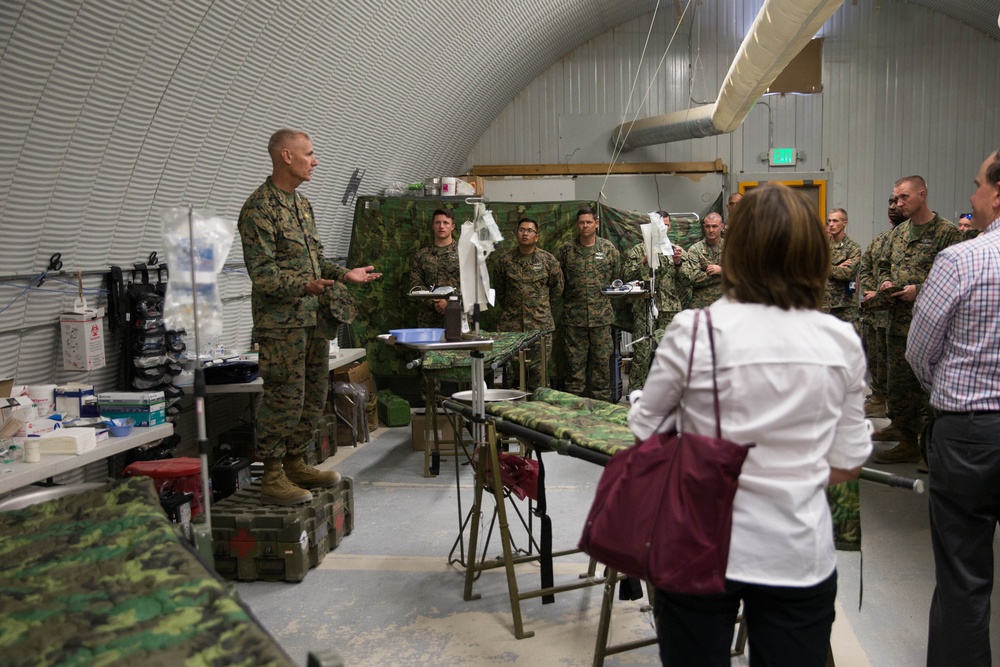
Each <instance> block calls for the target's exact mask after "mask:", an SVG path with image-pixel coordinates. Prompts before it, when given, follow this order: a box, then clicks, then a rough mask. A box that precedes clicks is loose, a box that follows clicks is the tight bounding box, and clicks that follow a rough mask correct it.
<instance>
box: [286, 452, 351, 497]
mask: <svg viewBox="0 0 1000 667" xmlns="http://www.w3.org/2000/svg"><path fill="white" fill-rule="evenodd" d="M282 463H283V464H284V468H285V474H286V475H288V479H289V480H290V481H291V482H293V483H295V484H298V485H299V486H301V487H305V488H307V489H314V488H317V487H327V486H336V485H337V484H339V483H340V473H339V472H337V471H336V470H317V469H316V468H313V467H312V466H307V465H306V462H305V461H304V460H303V459H302V455H301V454H299V455H297V456H296V455H294V454H286V455H285V458H284V459H282Z"/></svg>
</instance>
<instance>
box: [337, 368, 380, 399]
mask: <svg viewBox="0 0 1000 667" xmlns="http://www.w3.org/2000/svg"><path fill="white" fill-rule="evenodd" d="M371 376H372V370H371V367H370V366H369V365H368V362H367V361H355V362H353V363H350V364H347V365H346V366H341V367H340V368H337V369H335V370H334V371H333V379H334V380H337V381H339V382H354V383H357V384H365V383H366V381H367V380H368V379H370V378H371ZM374 389H375V386H374V381H373V383H372V387H371V390H372V393H374Z"/></svg>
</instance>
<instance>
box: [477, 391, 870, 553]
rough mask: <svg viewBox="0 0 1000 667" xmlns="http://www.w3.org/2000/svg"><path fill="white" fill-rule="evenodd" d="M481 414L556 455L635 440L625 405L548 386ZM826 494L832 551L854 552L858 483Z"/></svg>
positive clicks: (611, 450) (604, 450) (604, 449)
mask: <svg viewBox="0 0 1000 667" xmlns="http://www.w3.org/2000/svg"><path fill="white" fill-rule="evenodd" d="M486 412H487V414H489V415H490V416H492V417H494V418H499V419H503V420H506V421H510V422H513V423H515V424H518V425H520V426H523V427H525V428H528V429H531V430H533V431H537V432H539V433H542V434H545V435H548V436H551V437H553V438H556V439H557V440H558V442H555V443H549V444H550V445H551V446H553V448H554V449H557V450H558V451H559V452H560V453H567V451H568V445H569V444H570V443H572V444H574V445H577V446H579V447H582V448H584V449H588V450H591V451H594V452H599V453H601V454H605V455H607V456H609V457H610V456H613V455H614V454H615V453H617V452H620V451H622V450H624V449H627V448H628V447H631V446H632V445H633V444H634V443H635V437H634V436H633V435H632V432H631V431H630V430H629V428H628V421H627V419H628V408H627V407H625V406H623V405H614V404H611V403H607V402H605V401H598V400H594V399H589V398H581V397H579V396H576V395H574V394H567V393H564V392H561V391H556V390H554V389H545V388H539V389H536V390H535V393H534V394H533V396H532V400H531V401H529V402H526V403H524V402H521V403H518V402H506V401H499V402H491V403H487V404H486ZM826 497H827V502H828V503H829V506H830V514H831V517H832V519H833V534H834V543H835V545H836V547H837V549H840V550H842V551H859V550H860V549H861V494H860V490H859V486H858V481H857V480H852V481H850V482H844V483H843V484H837V485H836V486H831V487H829V488H828V489H827V491H826Z"/></svg>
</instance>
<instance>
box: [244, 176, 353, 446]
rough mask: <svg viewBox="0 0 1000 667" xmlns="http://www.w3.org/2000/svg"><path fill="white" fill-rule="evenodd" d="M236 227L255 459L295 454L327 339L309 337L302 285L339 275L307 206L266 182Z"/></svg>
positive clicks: (312, 423) (314, 415)
mask: <svg viewBox="0 0 1000 667" xmlns="http://www.w3.org/2000/svg"><path fill="white" fill-rule="evenodd" d="M238 226H239V230H240V239H241V240H242V242H243V258H244V261H245V262H246V266H247V271H248V272H249V274H250V280H251V282H252V283H253V291H252V295H251V304H252V309H253V322H254V333H255V336H256V339H257V342H258V343H259V344H260V359H259V363H260V374H261V377H262V378H263V380H264V398H263V401H262V403H261V407H260V411H259V412H258V413H257V455H258V456H259V457H260V458H262V459H263V458H280V457H282V456H284V455H285V454H291V455H298V454H301V453H302V451H303V450H304V449H305V446H306V444H308V443H309V442H310V441H311V440H312V439H313V430H314V429H315V428H316V421H317V419H318V417H319V416H320V415H321V414H322V413H323V407H324V405H325V404H326V393H327V388H328V386H329V381H328V377H327V376H328V370H327V362H328V358H329V341H328V340H327V339H326V338H325V337H323V336H322V335H321V334H320V333H319V332H318V331H317V327H316V324H317V318H316V311H317V308H318V303H319V299H318V298H317V297H315V296H310V295H308V294H306V291H305V287H306V283H309V282H312V281H313V280H316V279H317V278H327V279H330V280H339V279H342V278H343V277H344V275H345V274H346V273H347V269H346V268H344V267H342V266H339V265H337V264H334V263H333V262H331V261H330V260H328V259H327V258H326V257H324V256H323V244H322V243H321V242H320V240H319V235H318V233H317V231H316V221H315V220H314V219H313V212H312V206H311V205H310V204H309V201H308V200H307V199H306V198H305V197H302V196H301V195H299V194H298V193H297V192H295V193H289V192H283V191H282V190H280V189H278V188H277V187H276V186H275V185H274V184H273V183H272V182H271V179H270V177H269V178H268V179H267V181H265V182H264V184H263V185H261V186H260V187H259V188H257V190H255V191H254V193H253V194H252V195H250V198H249V199H247V201H246V203H245V204H243V209H242V210H241V211H240V217H239V225H238Z"/></svg>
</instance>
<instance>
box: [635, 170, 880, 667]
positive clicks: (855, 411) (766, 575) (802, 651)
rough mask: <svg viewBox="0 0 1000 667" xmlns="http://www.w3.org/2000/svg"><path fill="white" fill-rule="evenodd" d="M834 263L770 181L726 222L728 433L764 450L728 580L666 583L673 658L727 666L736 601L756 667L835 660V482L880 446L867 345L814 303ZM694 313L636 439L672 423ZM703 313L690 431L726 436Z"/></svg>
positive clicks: (682, 323) (791, 199)
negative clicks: (871, 421) (703, 588)
mask: <svg viewBox="0 0 1000 667" xmlns="http://www.w3.org/2000/svg"><path fill="white" fill-rule="evenodd" d="M829 270H830V250H829V244H828V241H827V238H826V232H825V229H824V226H823V223H822V222H821V221H820V219H819V217H818V216H817V215H816V212H815V210H814V207H813V205H812V204H811V203H810V202H809V200H808V199H806V197H805V196H804V195H802V194H800V193H798V192H795V191H793V190H791V189H790V188H787V187H785V186H780V185H767V186H762V187H759V188H756V189H754V190H752V191H751V192H750V193H749V194H748V195H747V196H746V197H745V198H744V199H743V201H742V202H740V206H738V207H737V208H736V211H735V213H734V214H733V217H732V218H731V220H730V222H729V224H728V225H727V229H726V248H725V250H724V251H723V256H722V285H723V290H724V296H723V297H722V298H721V299H719V300H718V301H716V302H715V303H714V304H712V306H711V308H710V309H711V318H712V320H711V321H712V328H713V331H714V334H715V348H716V357H717V360H716V367H717V373H718V386H719V401H720V405H721V408H722V437H724V438H726V439H728V440H732V441H734V442H739V443H756V445H757V446H756V447H754V448H752V449H751V450H750V451H749V453H748V455H747V458H746V462H745V463H744V464H743V470H742V472H741V474H740V479H739V487H738V490H737V492H736V497H735V500H734V502H733V526H732V540H731V544H730V550H729V562H728V566H727V569H726V592H725V593H723V594H718V595H679V594H674V593H670V592H665V591H657V592H656V596H655V603H654V609H655V614H656V620H657V633H658V636H659V643H660V659H661V660H662V661H663V664H664V665H669V666H671V667H674V666H677V665H697V666H698V667H706V666H713V665H718V666H719V667H722V666H728V665H729V664H730V656H729V651H730V645H731V642H732V636H733V627H734V624H735V621H736V615H737V611H738V608H739V604H740V601H742V602H743V604H744V615H745V618H746V622H747V628H748V632H749V644H750V664H751V665H754V664H755V663H756V664H762V665H796V666H797V667H802V666H810V665H815V666H816V667H823V665H825V664H826V658H827V652H828V650H829V641H830V629H831V626H832V624H833V616H834V600H835V598H836V594H837V572H836V555H835V552H834V543H833V526H832V521H831V518H830V510H829V507H828V505H827V501H826V493H825V488H826V486H827V485H828V484H837V483H840V482H844V481H847V480H850V479H855V478H856V477H857V476H858V475H859V473H860V471H861V466H862V464H863V463H864V462H865V460H866V459H867V458H868V455H869V454H870V453H871V448H872V444H871V439H870V437H869V435H868V430H867V425H866V422H865V418H864V408H863V402H864V394H865V382H864V376H865V357H864V353H863V351H862V349H861V342H860V340H859V339H858V336H857V334H856V333H855V331H854V328H853V327H852V326H851V325H850V324H848V323H845V322H841V321H840V320H838V319H837V318H835V317H832V316H830V315H826V314H824V313H822V312H821V311H820V310H819V309H820V307H821V305H822V302H823V294H824V290H825V288H826V280H827V273H828V272H829ZM693 321H694V311H684V312H682V313H680V314H678V315H677V316H676V317H675V318H674V320H673V322H672V324H671V325H670V327H669V328H668V329H667V331H666V334H665V335H664V338H663V341H662V342H661V343H660V345H659V347H658V348H657V350H656V357H655V359H654V361H653V366H652V368H651V369H650V373H649V378H648V380H647V381H646V386H645V388H644V390H643V391H642V392H641V395H640V393H639V392H636V393H635V394H634V395H633V396H632V408H631V411H630V413H629V426H630V427H631V429H632V432H633V433H634V434H635V436H636V438H638V439H640V440H642V439H645V438H647V437H649V435H650V434H652V432H653V431H654V430H657V427H658V426H659V430H660V431H668V430H670V429H672V428H673V427H674V424H675V422H676V417H677V413H678V411H679V410H680V399H681V393H682V390H683V389H684V384H685V379H686V376H687V361H688V353H689V351H690V347H691V332H692V323H693ZM701 321H702V325H701V326H700V327H699V330H698V334H697V341H696V343H695V353H694V364H693V370H692V374H691V384H690V387H689V389H688V390H687V393H686V395H685V396H684V421H683V429H684V431H686V432H693V433H699V434H705V435H715V418H714V412H713V409H712V375H711V373H712V358H711V351H710V348H709V340H708V334H707V331H706V328H705V326H704V324H705V321H706V318H704V317H702V318H701ZM665 417H666V421H664V418H665ZM661 423H662V426H660V425H661Z"/></svg>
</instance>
